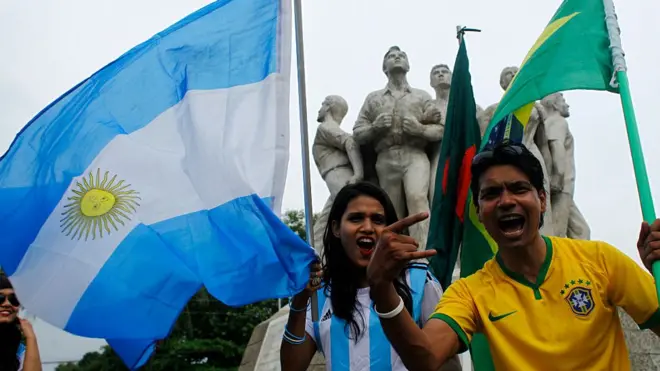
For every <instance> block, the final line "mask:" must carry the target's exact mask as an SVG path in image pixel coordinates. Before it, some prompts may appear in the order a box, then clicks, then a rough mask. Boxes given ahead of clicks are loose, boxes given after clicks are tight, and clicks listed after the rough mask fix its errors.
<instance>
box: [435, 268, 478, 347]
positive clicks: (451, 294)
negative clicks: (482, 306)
mask: <svg viewBox="0 0 660 371" xmlns="http://www.w3.org/2000/svg"><path fill="white" fill-rule="evenodd" d="M476 318H477V310H476V307H475V305H474V301H473V299H472V295H471V294H470V291H469V287H468V285H467V284H466V282H465V279H460V280H458V281H456V282H454V283H452V284H451V285H450V286H449V288H448V289H447V291H445V293H444V294H443V295H442V298H441V299H440V302H439V303H438V305H437V307H436V308H435V311H434V312H433V315H431V319H438V320H441V321H445V322H446V323H447V324H448V325H449V327H451V328H452V329H453V330H454V331H455V332H456V335H458V339H459V340H460V342H461V347H460V350H459V353H461V352H464V351H465V350H467V349H468V346H469V345H470V342H471V341H472V335H473V334H474V333H475V332H476V331H477V319H476Z"/></svg>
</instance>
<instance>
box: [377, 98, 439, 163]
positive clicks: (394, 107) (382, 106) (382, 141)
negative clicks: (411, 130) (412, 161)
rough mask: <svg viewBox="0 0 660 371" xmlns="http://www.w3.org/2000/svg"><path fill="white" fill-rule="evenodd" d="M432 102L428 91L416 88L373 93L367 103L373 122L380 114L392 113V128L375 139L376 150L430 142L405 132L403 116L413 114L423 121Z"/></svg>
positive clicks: (416, 145) (424, 144)
mask: <svg viewBox="0 0 660 371" xmlns="http://www.w3.org/2000/svg"><path fill="white" fill-rule="evenodd" d="M431 104H432V100H431V97H430V95H429V94H428V93H426V92H424V91H422V90H418V89H414V88H409V89H407V90H406V91H404V92H390V91H389V90H388V89H383V90H379V91H375V92H373V93H371V94H370V96H369V98H368V100H367V105H368V107H369V109H370V115H371V119H372V122H373V121H375V119H376V118H377V117H378V115H380V114H383V113H385V114H391V115H392V126H391V127H390V129H389V130H388V131H386V132H385V134H383V135H381V136H379V137H378V138H376V139H375V141H374V148H375V150H376V152H382V151H385V150H388V149H389V148H390V147H393V146H403V147H411V148H424V147H425V146H426V144H427V143H428V142H427V141H426V140H424V139H423V138H418V137H412V136H410V135H408V134H406V133H404V131H403V118H404V117H406V116H411V117H414V118H415V119H417V120H418V121H422V120H423V118H424V115H425V113H426V110H427V109H428V107H429V106H430V105H431Z"/></svg>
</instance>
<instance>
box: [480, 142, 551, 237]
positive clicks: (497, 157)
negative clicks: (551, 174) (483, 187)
mask: <svg viewBox="0 0 660 371" xmlns="http://www.w3.org/2000/svg"><path fill="white" fill-rule="evenodd" d="M500 165H510V166H513V167H516V168H518V169H519V170H520V171H522V172H523V174H525V175H526V176H527V177H528V178H529V182H530V183H531V184H532V186H533V187H534V188H536V191H537V192H541V191H543V192H545V188H544V187H543V168H542V167H541V163H540V162H539V160H538V159H537V158H536V156H534V154H533V153H532V152H531V151H530V150H529V149H527V147H525V146H524V145H523V144H517V143H510V142H503V143H500V144H498V145H496V146H495V147H494V148H490V149H489V148H486V149H484V150H483V151H482V152H480V153H478V154H477V155H476V156H474V159H473V160H472V166H471V172H472V180H471V182H470V190H471V191H472V201H473V202H474V205H475V206H477V207H478V206H479V189H480V187H479V182H480V180H481V176H482V175H483V174H484V173H485V172H486V171H487V170H488V169H490V168H491V167H493V166H500ZM542 226H543V215H541V220H540V225H539V227H542Z"/></svg>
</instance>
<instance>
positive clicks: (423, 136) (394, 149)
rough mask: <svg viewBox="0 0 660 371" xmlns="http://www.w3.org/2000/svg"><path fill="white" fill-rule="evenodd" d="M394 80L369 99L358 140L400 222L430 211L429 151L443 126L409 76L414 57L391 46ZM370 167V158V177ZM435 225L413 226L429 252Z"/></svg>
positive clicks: (387, 64) (387, 61)
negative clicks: (371, 156) (428, 241)
mask: <svg viewBox="0 0 660 371" xmlns="http://www.w3.org/2000/svg"><path fill="white" fill-rule="evenodd" d="M382 68H383V72H384V73H385V75H386V76H387V79H388V82H387V85H386V86H385V88H384V89H381V90H377V91H374V92H372V93H370V94H369V95H368V96H367V98H366V99H365V101H364V104H363V105H362V108H361V109H360V113H359V114H358V118H357V121H356V122H355V126H354V127H353V136H354V137H355V140H356V141H357V142H358V144H360V145H361V146H363V147H365V149H366V150H367V151H366V152H371V150H373V153H374V154H375V164H373V166H374V167H375V175H376V178H377V181H378V184H379V185H380V186H381V187H382V188H383V189H384V190H385V191H386V192H387V194H388V195H389V196H390V198H391V199H392V202H393V203H394V207H395V209H396V212H397V215H398V216H399V218H402V217H405V216H407V215H410V214H415V213H419V212H423V211H429V198H428V194H429V181H430V176H431V171H430V170H431V165H430V161H429V156H428V154H427V152H426V149H427V148H428V145H429V143H433V142H438V141H440V140H441V138H442V134H443V127H442V125H441V124H440V122H439V120H437V118H438V117H439V115H438V114H437V113H434V112H435V111H437V108H436V105H435V104H434V102H433V99H432V98H431V96H430V95H429V94H428V93H427V92H425V91H423V90H420V89H415V88H412V87H410V85H409V84H408V80H407V78H406V75H407V73H408V71H409V70H410V65H409V63H408V56H407V55H406V53H405V52H403V51H402V50H401V49H400V48H399V47H397V46H393V47H391V48H390V49H389V50H388V51H387V53H385V56H384V58H383V65H382ZM371 166H372V164H368V163H367V160H366V159H365V173H366V172H367V168H369V167H371ZM428 229H429V221H428V219H426V220H425V221H423V222H420V223H417V224H415V225H414V226H412V227H410V231H409V233H410V235H411V236H412V237H413V238H415V239H416V240H417V241H418V243H419V249H420V250H424V249H425V248H426V239H427V234H428Z"/></svg>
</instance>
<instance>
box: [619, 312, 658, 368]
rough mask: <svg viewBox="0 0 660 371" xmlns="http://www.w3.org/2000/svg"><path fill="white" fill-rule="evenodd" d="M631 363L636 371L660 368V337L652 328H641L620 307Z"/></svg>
mask: <svg viewBox="0 0 660 371" xmlns="http://www.w3.org/2000/svg"><path fill="white" fill-rule="evenodd" d="M619 317H620V318H621V325H622V326H623V333H624V335H625V337H626V345H627V346H628V353H629V354H630V363H631V365H632V369H633V370H634V371H658V370H660V339H658V337H657V336H656V335H655V334H654V333H653V332H651V331H650V330H644V331H642V330H640V329H639V326H637V324H636V323H635V321H633V319H632V318H630V316H628V314H627V313H626V312H624V311H623V310H622V309H621V308H619Z"/></svg>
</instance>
